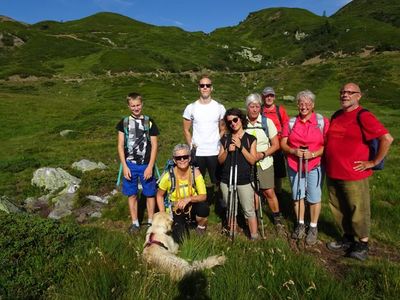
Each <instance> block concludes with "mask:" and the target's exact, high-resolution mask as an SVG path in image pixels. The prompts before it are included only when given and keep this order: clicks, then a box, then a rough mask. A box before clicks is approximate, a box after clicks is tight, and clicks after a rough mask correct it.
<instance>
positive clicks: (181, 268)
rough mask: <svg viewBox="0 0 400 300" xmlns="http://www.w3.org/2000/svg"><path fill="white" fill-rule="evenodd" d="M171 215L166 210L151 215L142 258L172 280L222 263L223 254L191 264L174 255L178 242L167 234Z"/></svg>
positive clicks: (169, 229)
mask: <svg viewBox="0 0 400 300" xmlns="http://www.w3.org/2000/svg"><path fill="white" fill-rule="evenodd" d="M172 223H173V220H172V217H171V216H170V215H169V214H168V213H166V212H158V213H156V214H154V216H153V225H152V226H150V227H149V229H148V230H147V233H146V242H145V243H144V249H143V258H144V260H145V261H146V262H147V263H148V264H149V265H151V266H153V267H154V268H155V269H156V270H157V271H160V272H161V273H167V274H169V276H170V277H171V278H172V279H173V280H180V279H182V278H183V277H184V276H185V275H187V274H189V273H191V272H194V271H199V270H203V269H211V268H212V267H214V266H217V265H222V264H224V262H225V260H226V258H225V256H223V255H222V256H218V255H216V256H210V257H208V258H206V259H204V260H201V261H194V262H193V263H192V264H190V263H189V262H187V261H186V260H184V259H182V258H180V257H178V256H176V254H177V253H178V248H179V246H178V244H177V243H175V241H174V239H173V238H172V237H171V236H170V235H168V233H169V232H171V227H172Z"/></svg>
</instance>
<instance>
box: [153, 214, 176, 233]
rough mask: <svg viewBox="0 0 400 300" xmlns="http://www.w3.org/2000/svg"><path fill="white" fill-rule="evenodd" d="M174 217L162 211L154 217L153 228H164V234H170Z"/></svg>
mask: <svg viewBox="0 0 400 300" xmlns="http://www.w3.org/2000/svg"><path fill="white" fill-rule="evenodd" d="M172 222H173V220H172V217H171V215H170V214H169V213H166V212H164V211H160V212H158V213H156V214H154V216H153V224H152V226H153V227H158V228H162V229H163V231H164V233H167V232H170V231H171V229H172Z"/></svg>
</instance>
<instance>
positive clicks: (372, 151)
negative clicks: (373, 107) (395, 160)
mask: <svg viewBox="0 0 400 300" xmlns="http://www.w3.org/2000/svg"><path fill="white" fill-rule="evenodd" d="M367 111H369V110H368V109H366V108H362V109H360V110H359V111H358V113H357V123H358V126H360V129H361V135H362V139H363V142H364V143H365V144H367V145H368V147H369V156H368V160H374V159H375V157H376V155H377V154H378V150H379V146H380V141H379V139H378V138H374V139H372V140H370V141H367V139H366V138H365V135H364V132H363V130H362V129H363V125H362V123H361V118H360V115H361V114H362V113H363V112H367ZM342 113H343V110H341V109H340V110H338V111H336V112H335V113H334V114H333V115H332V117H331V120H333V119H335V118H336V117H338V116H339V115H341V114H342ZM384 165H385V158H383V159H382V160H381V161H380V163H379V164H377V165H376V166H374V167H373V168H372V170H375V171H379V170H383V168H384Z"/></svg>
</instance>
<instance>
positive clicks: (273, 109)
mask: <svg viewBox="0 0 400 300" xmlns="http://www.w3.org/2000/svg"><path fill="white" fill-rule="evenodd" d="M262 99H263V102H264V107H263V111H262V114H263V115H264V116H265V117H267V118H269V119H271V121H272V122H274V125H275V127H276V129H277V130H278V139H279V141H280V140H281V138H282V129H283V126H284V125H285V124H286V123H288V122H289V116H288V114H287V112H286V109H285V108H284V107H283V106H278V105H276V104H275V91H274V89H273V88H272V87H266V88H265V89H264V90H263V92H262ZM273 157H274V177H275V178H274V182H275V192H276V193H277V194H278V195H279V194H280V193H281V192H282V178H284V177H286V162H285V156H284V154H283V152H282V150H281V149H279V150H277V151H276V152H275V153H274V154H273Z"/></svg>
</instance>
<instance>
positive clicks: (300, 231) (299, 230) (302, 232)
mask: <svg viewBox="0 0 400 300" xmlns="http://www.w3.org/2000/svg"><path fill="white" fill-rule="evenodd" d="M305 236H306V225H304V224H298V225H297V227H296V229H295V230H294V232H293V233H292V239H295V240H301V239H302V238H304V237H305Z"/></svg>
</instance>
